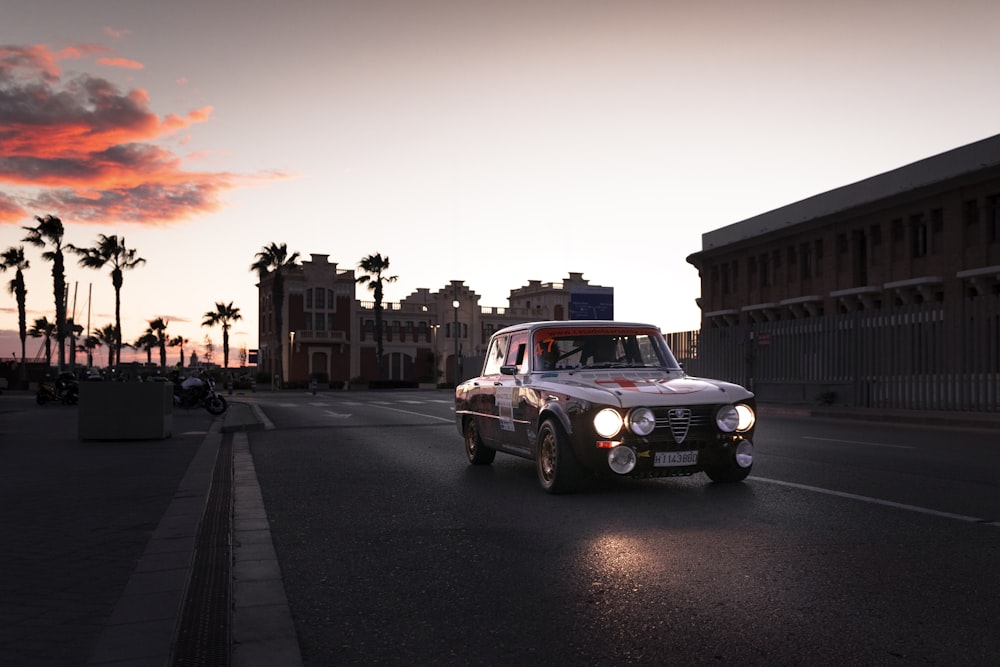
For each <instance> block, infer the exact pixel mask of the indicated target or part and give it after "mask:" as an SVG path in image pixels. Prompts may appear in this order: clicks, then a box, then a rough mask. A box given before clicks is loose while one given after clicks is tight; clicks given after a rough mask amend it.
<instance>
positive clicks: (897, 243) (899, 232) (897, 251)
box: [892, 218, 906, 261]
mask: <svg viewBox="0 0 1000 667" xmlns="http://www.w3.org/2000/svg"><path fill="white" fill-rule="evenodd" d="M905 237H906V233H905V230H904V229H903V219H902V218H896V219H895V220H893V221H892V259H893V260H894V261H895V260H897V259H902V257H903V239H904V238H905Z"/></svg>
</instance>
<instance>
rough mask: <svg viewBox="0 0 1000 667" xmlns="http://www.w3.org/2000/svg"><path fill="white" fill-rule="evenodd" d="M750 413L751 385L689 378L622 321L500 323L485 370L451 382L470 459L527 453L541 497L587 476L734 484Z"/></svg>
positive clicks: (647, 336) (642, 332) (653, 334)
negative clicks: (697, 477)
mask: <svg viewBox="0 0 1000 667" xmlns="http://www.w3.org/2000/svg"><path fill="white" fill-rule="evenodd" d="M755 413H756V401H755V399H754V395H753V394H752V393H751V392H750V391H748V390H746V389H745V388H743V387H741V386H739V385H736V384H732V383H729V382H722V381H719V380H710V379H705V378H696V377H691V376H688V375H687V374H686V373H685V372H684V370H683V369H682V368H681V366H680V364H678V363H677V360H676V359H675V358H674V355H673V353H672V352H671V351H670V348H669V347H668V346H667V343H666V340H664V338H663V335H662V333H661V332H660V330H659V329H658V328H657V327H656V326H654V325H651V324H637V323H628V322H611V321H560V322H533V323H526V324H520V325H516V326H512V327H507V328H505V329H502V330H500V331H498V332H496V333H494V334H493V336H492V337H491V338H490V342H489V347H488V348H487V352H486V359H485V361H484V363H483V370H482V374H481V375H480V376H479V377H476V378H472V379H470V380H468V381H466V382H463V383H462V384H460V385H459V386H458V387H456V388H455V420H456V425H457V427H458V430H459V432H460V433H461V434H462V437H463V438H464V440H465V453H466V456H467V457H468V460H469V463H471V464H472V465H489V464H491V463H492V462H493V460H494V457H495V456H496V453H497V452H504V453H507V454H513V455H514V456H520V457H524V458H527V459H532V460H534V461H535V462H536V468H537V473H538V481H539V482H540V483H541V486H542V488H543V489H544V490H545V491H547V492H549V493H566V492H572V491H574V490H576V489H577V488H578V487H579V486H580V485H581V483H583V482H584V481H585V480H587V479H588V478H591V477H595V476H596V477H607V476H611V477H664V476H682V475H692V474H695V473H697V472H704V473H705V474H706V475H707V476H708V477H709V478H710V479H711V480H713V481H716V482H739V481H742V480H744V479H745V478H746V477H747V475H749V474H750V471H751V469H752V467H753V434H754V428H755V426H756V414H755Z"/></svg>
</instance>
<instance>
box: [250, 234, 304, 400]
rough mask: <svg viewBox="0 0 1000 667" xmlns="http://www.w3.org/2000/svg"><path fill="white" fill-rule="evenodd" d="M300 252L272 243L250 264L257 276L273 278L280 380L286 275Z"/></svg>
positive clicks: (277, 370) (276, 368) (272, 301)
mask: <svg viewBox="0 0 1000 667" xmlns="http://www.w3.org/2000/svg"><path fill="white" fill-rule="evenodd" d="M298 259H299V253H297V252H293V253H292V254H290V255H289V254H288V247H287V246H286V245H285V244H284V243H282V244H281V245H278V244H276V243H271V244H270V245H266V246H264V247H263V248H261V249H260V252H258V253H257V255H256V261H254V263H253V264H251V265H250V270H251V271H255V272H256V273H257V278H258V279H259V280H260V281H261V282H264V280H266V279H268V278H270V279H271V307H272V308H273V309H274V329H275V333H276V337H277V341H278V345H277V350H276V352H277V354H276V355H274V362H275V370H276V375H277V376H278V381H279V382H281V381H282V380H283V378H284V373H283V370H284V364H283V363H282V349H283V348H284V341H285V337H284V332H283V324H284V322H283V319H284V314H283V312H282V309H283V308H284V305H285V275H286V274H287V272H288V271H290V270H292V269H293V268H294V267H296V266H297V264H296V262H297V261H298Z"/></svg>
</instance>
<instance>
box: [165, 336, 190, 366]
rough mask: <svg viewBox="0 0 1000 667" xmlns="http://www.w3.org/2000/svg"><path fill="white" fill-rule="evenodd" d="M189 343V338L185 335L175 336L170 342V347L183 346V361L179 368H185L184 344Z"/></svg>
mask: <svg viewBox="0 0 1000 667" xmlns="http://www.w3.org/2000/svg"><path fill="white" fill-rule="evenodd" d="M187 344H188V339H187V338H185V337H184V336H174V337H173V338H171V339H170V341H169V342H168V345H170V347H179V348H181V361H180V363H179V364H178V367H179V368H184V346H185V345H187Z"/></svg>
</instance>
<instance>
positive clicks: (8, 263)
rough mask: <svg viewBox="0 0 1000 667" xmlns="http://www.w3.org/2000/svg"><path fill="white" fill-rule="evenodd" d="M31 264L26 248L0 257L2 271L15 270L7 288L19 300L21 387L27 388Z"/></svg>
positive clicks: (18, 328)
mask: <svg viewBox="0 0 1000 667" xmlns="http://www.w3.org/2000/svg"><path fill="white" fill-rule="evenodd" d="M30 266H31V264H30V263H29V262H28V260H27V259H25V257H24V246H18V247H16V248H14V247H11V248H7V249H6V250H4V251H3V254H2V255H0V271H6V270H7V269H14V277H13V278H12V279H11V281H10V284H9V285H8V286H7V287H8V289H9V290H10V293H11V294H13V295H14V298H15V299H16V300H17V333H18V335H19V336H20V338H21V370H20V379H21V386H22V387H24V386H26V383H27V382H28V367H27V366H26V365H25V363H24V361H25V341H26V340H27V339H28V320H27V314H26V310H25V302H26V301H27V296H28V288H27V287H25V285H24V270H25V269H27V268H30Z"/></svg>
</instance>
